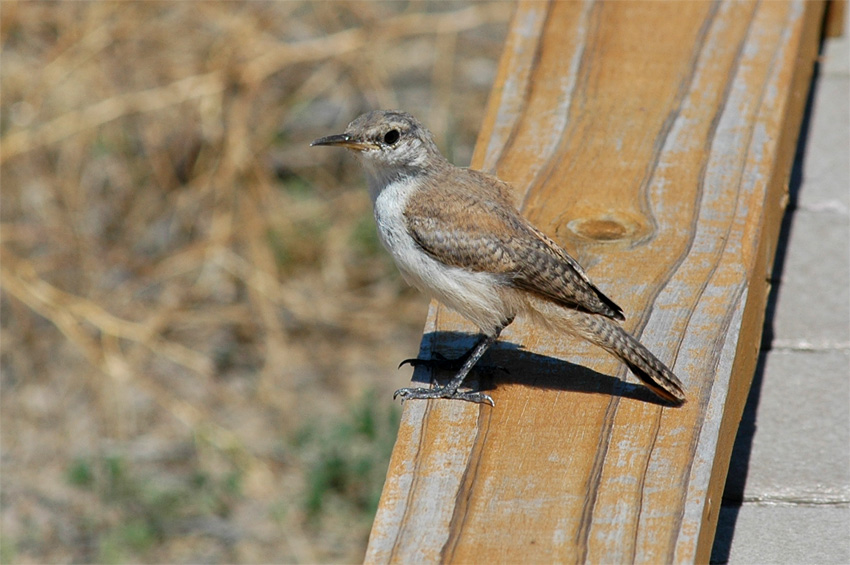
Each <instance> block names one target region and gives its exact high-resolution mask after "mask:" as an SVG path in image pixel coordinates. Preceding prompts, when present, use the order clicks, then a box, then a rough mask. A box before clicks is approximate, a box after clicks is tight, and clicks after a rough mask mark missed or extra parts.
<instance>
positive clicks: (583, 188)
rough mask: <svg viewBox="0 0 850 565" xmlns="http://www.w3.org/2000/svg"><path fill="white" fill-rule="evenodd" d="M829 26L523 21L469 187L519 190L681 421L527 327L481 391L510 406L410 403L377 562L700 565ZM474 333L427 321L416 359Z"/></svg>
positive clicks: (738, 6) (752, 6)
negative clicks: (621, 315) (671, 380)
mask: <svg viewBox="0 0 850 565" xmlns="http://www.w3.org/2000/svg"><path fill="white" fill-rule="evenodd" d="M822 13H823V3H821V2H807V1H804V0H799V1H795V2H762V3H749V2H747V3H738V2H735V3H733V2H729V3H707V2H671V3H662V2H645V3H644V2H612V3H597V2H584V3H578V2H558V1H550V2H528V3H520V4H519V5H518V7H517V12H516V14H515V17H514V20H513V23H512V26H511V30H510V32H509V36H508V39H507V43H506V48H505V52H504V55H503V57H502V61H501V65H500V70H499V74H498V77H497V81H496V84H495V86H494V89H493V94H492V97H491V100H490V104H489V107H488V113H487V117H486V119H485V123H484V124H483V127H482V130H481V134H480V137H479V139H478V144H477V149H476V153H475V156H474V158H473V165H472V166H473V167H474V168H483V169H486V170H492V171H495V172H496V173H497V174H498V176H499V177H500V178H502V179H504V180H507V181H509V182H511V183H512V184H513V186H514V187H515V189H516V192H517V194H516V196H517V200H518V201H519V202H521V203H522V209H523V213H524V214H526V215H527V216H528V217H529V218H530V219H531V220H532V221H533V222H534V223H535V224H537V225H538V226H539V227H541V228H542V229H543V230H544V231H545V232H546V233H548V234H549V235H550V236H552V237H554V238H555V239H556V240H557V241H559V242H560V243H561V244H563V245H564V246H565V247H566V248H567V249H569V250H570V251H571V252H572V253H573V254H574V256H575V257H576V258H577V259H578V260H579V261H580V262H581V263H582V264H583V265H584V266H585V267H586V268H587V270H588V272H589V274H590V276H591V278H592V279H593V280H594V281H595V282H596V283H597V284H598V286H599V287H600V288H601V289H602V290H603V292H605V293H606V294H607V295H608V296H611V297H612V298H613V299H614V300H615V301H616V302H618V303H619V304H620V305H621V306H623V307H624V309H625V311H626V316H627V322H626V323H625V325H626V327H627V328H628V329H629V330H630V331H633V332H634V333H635V334H638V335H640V336H641V339H642V341H643V342H644V343H645V344H647V345H648V346H649V347H650V349H652V350H653V351H654V352H655V353H656V354H657V355H658V356H659V358H660V359H662V360H663V361H665V362H667V363H668V364H669V365H670V366H671V367H672V368H673V369H674V371H675V372H676V373H677V374H678V375H679V376H680V378H682V380H683V382H684V383H685V386H686V392H687V394H688V397H689V402H688V403H687V404H685V405H684V406H683V407H681V408H667V407H662V406H660V405H659V404H657V403H654V402H652V401H651V395H648V394H646V393H645V391H643V390H642V389H641V387H640V386H639V385H635V384H632V383H633V382H636V381H635V379H634V378H632V377H628V376H626V375H627V370H626V369H625V368H624V367H623V366H622V365H620V364H619V363H618V362H617V361H616V360H615V359H613V358H611V357H609V356H607V355H606V354H604V353H602V352H600V351H598V350H596V349H594V348H592V347H590V346H587V345H585V344H583V343H579V342H576V341H574V340H572V339H569V338H567V337H565V336H562V335H558V334H557V333H548V332H546V331H545V330H544V329H543V328H539V327H534V326H533V325H531V324H529V323H527V322H525V321H523V320H518V321H517V322H515V323H514V325H512V326H510V327H509V328H508V329H507V330H506V331H505V332H504V333H503V334H502V339H501V340H500V343H499V344H497V346H496V347H495V350H494V351H493V352H492V354H491V355H490V356H489V361H487V362H489V363H491V364H496V365H500V366H503V367H505V368H507V369H508V370H509V371H510V373H509V374H507V375H505V374H502V373H500V372H499V371H495V372H493V373H492V374H491V375H489V376H484V377H482V382H481V386H482V387H483V388H487V389H489V392H490V393H491V394H492V396H493V398H494V400H495V402H496V406H495V408H491V407H489V406H478V405H472V404H468V403H464V402H453V401H428V402H422V401H411V402H408V403H406V404H405V406H404V413H403V417H402V422H401V426H400V430H399V436H398V441H397V443H396V446H395V449H394V451H393V456H392V460H391V462H390V469H389V472H388V476H387V482H386V484H385V487H384V491H383V495H382V497H381V502H380V507H379V510H378V514H377V517H376V519H375V524H374V526H373V529H372V535H371V537H370V541H369V547H368V550H367V554H366V561H367V562H370V563H375V562H405V563H406V562H417V563H418V562H434V561H454V562H459V563H465V562H484V561H496V562H536V561H542V562H552V561H589V562H611V563H614V562H616V563H620V562H628V561H638V562H670V561H675V562H694V561H698V562H707V561H708V557H709V553H710V550H711V544H712V540H713V536H714V530H715V527H716V522H717V515H718V511H719V509H720V497H721V494H722V488H723V483H724V481H725V477H726V470H727V468H728V461H729V456H730V452H731V447H732V443H733V441H734V437H735V431H736V429H737V425H738V421H739V419H740V415H741V411H742V409H743V405H744V401H745V399H746V396H747V391H748V389H749V386H750V382H751V379H752V375H753V372H754V370H755V364H756V360H757V355H758V348H759V341H760V335H761V326H762V323H763V317H764V306H765V301H766V296H767V291H768V283H767V281H768V280H769V273H770V266H771V264H772V258H773V254H774V249H775V245H776V240H777V237H778V232H779V226H780V220H781V216H782V212H783V209H784V205H785V202H786V200H787V183H788V178H789V174H790V167H791V162H792V158H793V152H794V147H795V143H796V138H797V134H798V131H799V124H800V121H801V116H802V112H803V107H804V103H805V99H806V93H807V90H808V86H809V82H810V78H811V72H812V65H813V61H814V58H815V55H816V51H817V43H818V34H819V30H820V25H821V20H822ZM474 331H475V330H474V327H473V326H471V325H470V324H468V323H466V322H464V321H463V320H462V319H460V318H459V317H458V316H457V315H455V314H453V313H452V312H450V311H448V310H447V309H445V308H444V307H442V306H439V305H432V308H431V311H430V314H429V317H428V321H427V325H426V335H425V339H423V344H422V351H421V353H420V355H421V356H428V355H430V352H431V351H432V350H436V351H440V352H442V353H447V354H451V353H452V352H453V351H455V350H456V351H461V350H463V348H464V347H466V346H468V345H469V343H471V339H470V338H468V337H466V336H465V335H464V334H463V333H461V332H474ZM428 379H429V375H428V374H427V371H419V370H417V372H416V373H415V374H414V380H419V381H425V382H427V381H428ZM624 379H627V380H628V382H624Z"/></svg>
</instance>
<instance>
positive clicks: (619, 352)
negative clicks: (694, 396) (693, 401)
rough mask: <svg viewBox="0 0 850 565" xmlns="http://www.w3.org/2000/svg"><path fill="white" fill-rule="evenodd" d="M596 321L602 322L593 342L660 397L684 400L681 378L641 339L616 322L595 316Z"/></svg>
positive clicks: (668, 399) (677, 402)
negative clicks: (600, 329)
mask: <svg viewBox="0 0 850 565" xmlns="http://www.w3.org/2000/svg"><path fill="white" fill-rule="evenodd" d="M594 321H596V322H597V323H599V324H600V325H604V326H606V327H605V329H604V330H603V331H600V332H598V333H597V334H596V335H597V336H598V341H597V340H593V341H595V342H596V343H597V345H599V346H601V347H602V348H603V349H605V350H606V351H608V352H609V353H611V354H613V355H615V356H617V357H619V358H620V360H621V361H623V363H625V364H626V365H627V366H628V367H629V369H631V371H632V373H634V374H635V376H636V377H637V378H639V379H640V380H641V382H643V384H645V385H646V386H647V387H648V388H649V389H650V390H652V392H654V393H655V394H656V395H657V396H659V397H660V398H663V399H664V400H667V401H668V402H671V403H673V404H676V405H679V404H684V402H685V393H684V391H683V390H682V382H681V381H680V380H679V379H678V378H677V377H676V375H674V374H673V371H671V370H670V369H669V368H667V365H665V364H664V363H662V362H661V361H660V360H659V359H658V357H656V356H655V355H653V354H652V352H651V351H650V350H649V349H647V348H646V347H645V346H644V345H643V344H642V343H641V342H639V341H638V340H636V339H635V338H634V337H632V336H631V335H629V333H628V332H626V330H624V329H623V328H622V327H621V326H620V325H619V324H618V323H616V322H613V321H611V320H608V319H605V318H601V317H597V318H596V320H594Z"/></svg>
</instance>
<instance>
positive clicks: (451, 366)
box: [398, 352, 511, 375]
mask: <svg viewBox="0 0 850 565" xmlns="http://www.w3.org/2000/svg"><path fill="white" fill-rule="evenodd" d="M432 355H433V357H432V358H431V359H418V358H413V359H405V360H404V361H402V362H401V363H399V364H398V368H399V369H401V368H402V367H404V366H405V365H410V366H411V367H413V368H416V367H428V368H430V369H440V370H443V371H457V370H458V369H460V368H461V367H462V366H463V363H464V362H465V361H466V358H465V357H461V358H459V359H449V358H448V357H445V356H443V355H442V354H440V353H436V352H435V353H433V354H432ZM473 370H474V371H477V372H479V373H491V374H492V373H493V372H495V371H501V372H503V373H505V374H506V375H509V374H510V373H511V372H510V371H509V370H508V369H507V367H503V366H501V365H477V366H476V367H475V368H474V369H473Z"/></svg>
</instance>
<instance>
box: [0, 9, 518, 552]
mask: <svg viewBox="0 0 850 565" xmlns="http://www.w3.org/2000/svg"><path fill="white" fill-rule="evenodd" d="M512 9H513V6H512V4H511V3H508V2H495V3H494V2H446V1H419V2H417V1H411V2H324V1H316V2H295V1H290V2H243V3H236V2H226V3H218V2H192V3H190V2H100V1H98V2H64V3H33V2H15V1H8V0H4V1H3V2H0V34H2V37H0V40H2V55H0V103H2V108H0V172H1V173H2V176H0V221H2V245H0V251H2V255H0V274H2V278H0V288H2V291H1V292H0V308H2V317H0V321H2V339H0V354H2V380H1V381H0V386H2V388H0V425H2V428H0V431H1V432H2V435H0V441H2V450H0V451H2V455H0V465H2V469H0V470H1V471H2V474H1V475H0V477H1V479H0V480H2V483H1V484H0V488H1V489H2V490H1V491H0V512H1V514H0V518H1V519H2V520H1V521H0V561H2V562H3V563H46V562H99V563H121V562H163V563H165V562H208V563H221V562H240V563H260V562H272V563H274V562H278V563H283V562H302V563H309V562H353V561H360V560H361V559H362V556H363V552H364V549H365V544H366V541H367V538H368V534H369V529H370V526H371V521H372V517H373V515H374V512H375V508H376V506H377V501H378V497H379V495H380V492H381V487H382V484H383V480H384V476H385V472H386V467H387V462H388V459H389V454H390V451H391V449H392V446H393V442H394V440H395V432H396V428H397V423H398V418H399V415H400V407H399V406H398V404H397V403H393V401H392V396H391V395H392V391H394V390H395V389H396V388H399V387H401V386H404V385H405V384H406V383H407V382H408V380H409V377H410V372H411V370H410V368H409V367H408V368H405V369H403V370H397V369H396V366H397V365H398V363H399V361H401V360H402V359H404V358H406V357H414V356H415V355H416V354H417V352H418V347H419V339H420V336H421V332H422V328H423V323H424V319H425V314H426V310H427V301H426V299H425V298H424V297H422V296H420V295H419V294H418V293H416V292H415V291H413V290H411V289H408V288H407V287H406V285H405V284H404V283H403V281H402V280H401V278H400V276H399V275H398V274H397V272H396V270H395V268H394V267H393V265H392V263H391V260H390V259H389V257H388V255H386V254H385V252H384V251H383V249H382V248H381V247H380V245H379V243H378V240H377V237H376V234H375V229H374V225H373V220H372V212H371V205H370V202H369V199H368V195H367V194H366V191H365V190H364V183H363V180H362V178H361V175H360V172H359V171H358V170H357V166H356V163H355V162H354V160H353V159H352V158H351V156H349V155H346V154H345V152H344V151H343V150H341V149H328V148H310V147H309V143H310V141H312V140H313V139H315V138H317V137H320V136H323V135H328V134H332V133H340V132H341V131H342V130H343V129H344V127H345V126H346V124H347V123H348V122H349V121H351V120H352V119H353V118H355V117H356V116H357V115H359V114H360V113H362V112H364V111H367V110H372V109H376V108H399V109H405V110H408V111H411V112H412V113H414V114H416V115H417V117H419V118H420V119H421V120H422V121H423V122H424V123H426V124H427V125H428V126H429V127H430V128H431V129H432V131H433V132H434V134H435V137H436V139H437V141H438V144H439V145H440V147H441V149H442V150H443V152H444V153H445V154H446V155H447V156H448V157H449V158H450V159H451V160H452V161H454V162H455V163H457V164H459V165H467V164H468V163H469V159H470V156H471V154H472V148H473V144H474V141H475V137H476V134H477V131H478V129H479V126H480V123H481V120H482V118H483V114H484V109H485V104H486V100H487V97H488V94H489V90H490V87H491V85H492V83H493V80H494V78H495V74H496V69H497V65H498V59H499V55H500V53H501V49H502V44H503V41H504V38H505V34H506V30H507V25H508V21H509V19H510V16H511V13H512Z"/></svg>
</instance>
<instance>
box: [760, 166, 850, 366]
mask: <svg viewBox="0 0 850 565" xmlns="http://www.w3.org/2000/svg"><path fill="white" fill-rule="evenodd" d="M848 183H850V180H848ZM806 190H808V185H806V186H804V187H803V191H804V192H805V191H806ZM777 275H778V276H779V277H780V279H779V287H778V289H776V293H775V294H774V296H773V297H771V300H774V299H775V300H776V304H775V314H774V319H773V326H772V345H771V347H772V348H774V349H814V350H823V349H833V348H847V347H850V216H847V215H845V214H839V213H833V212H812V211H808V210H797V211H796V212H794V215H793V218H792V220H791V229H790V233H789V239H788V242H787V247H786V248H785V253H784V265H782V271H781V273H776V272H775V273H774V277H776V276H777ZM771 307H773V305H771Z"/></svg>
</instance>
